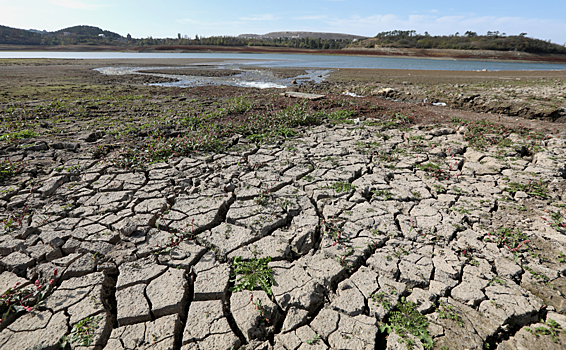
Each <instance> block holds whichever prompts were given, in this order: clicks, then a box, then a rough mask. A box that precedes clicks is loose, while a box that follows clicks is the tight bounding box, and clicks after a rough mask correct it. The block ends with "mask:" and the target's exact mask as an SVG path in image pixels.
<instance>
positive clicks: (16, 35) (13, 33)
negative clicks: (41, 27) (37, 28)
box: [0, 25, 42, 45]
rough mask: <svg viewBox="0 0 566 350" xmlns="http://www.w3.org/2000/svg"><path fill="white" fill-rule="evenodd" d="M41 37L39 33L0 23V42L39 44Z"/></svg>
mask: <svg viewBox="0 0 566 350" xmlns="http://www.w3.org/2000/svg"><path fill="white" fill-rule="evenodd" d="M41 39H42V35H41V34H38V33H34V32H31V31H29V30H23V29H17V28H11V27H6V26H2V25H0V44H8V45H22V44H25V45H41V42H42V40H41Z"/></svg>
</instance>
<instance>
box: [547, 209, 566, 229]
mask: <svg viewBox="0 0 566 350" xmlns="http://www.w3.org/2000/svg"><path fill="white" fill-rule="evenodd" d="M564 214H566V210H564ZM565 216H566V215H563V214H562V213H561V212H560V211H557V212H551V213H550V218H551V219H552V222H549V223H547V225H550V226H551V227H552V228H553V229H555V230H556V231H564V230H566V220H565V219H564V217H565ZM541 219H543V220H545V221H548V220H547V219H546V218H544V217H542V216H541Z"/></svg>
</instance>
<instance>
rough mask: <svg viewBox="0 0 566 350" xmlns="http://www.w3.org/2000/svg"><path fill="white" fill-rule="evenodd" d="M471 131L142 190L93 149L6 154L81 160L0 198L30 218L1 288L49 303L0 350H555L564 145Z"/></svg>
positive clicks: (308, 138)
mask: <svg viewBox="0 0 566 350" xmlns="http://www.w3.org/2000/svg"><path fill="white" fill-rule="evenodd" d="M465 128H466V127H465V126H461V127H454V128H448V127H438V126H437V127H423V126H415V127H413V128H411V129H409V130H404V131H400V130H382V128H380V127H376V126H371V125H369V124H368V125H364V121H362V123H361V124H360V125H335V126H332V125H330V124H328V125H322V126H317V127H312V128H310V129H308V130H306V131H305V133H304V134H303V135H301V136H299V137H296V138H293V139H288V140H286V141H281V142H278V143H276V144H272V145H262V146H260V147H258V146H255V145H254V144H251V143H249V142H247V140H246V139H244V138H241V139H239V140H238V139H235V140H234V141H235V142H234V144H235V145H234V146H233V147H232V148H230V149H229V151H227V152H225V153H222V154H215V155H209V156H194V157H191V158H188V157H182V158H177V159H174V160H171V161H170V162H166V163H159V164H153V165H151V166H150V167H149V168H148V169H147V170H145V171H139V170H138V171H131V170H125V169H118V168H113V167H111V166H110V165H109V164H107V163H101V162H99V161H96V160H93V159H92V155H91V154H90V153H89V152H87V150H88V148H89V147H90V146H89V143H88V142H86V141H92V140H88V139H87V140H86V141H85V140H83V141H80V142H79V143H80V145H81V147H80V148H77V147H74V146H73V147H72V145H69V147H66V145H61V144H57V145H55V144H51V145H49V144H42V145H41V147H40V146H33V147H29V148H28V149H25V150H21V151H15V152H13V153H11V155H10V157H12V158H18V157H20V158H22V159H32V160H33V161H36V162H37V161H42V160H45V161H51V159H53V157H54V152H76V153H75V154H74V155H73V157H72V158H71V160H70V161H68V162H66V163H65V164H62V165H61V166H60V167H58V168H56V169H55V170H54V171H53V172H52V173H51V174H50V175H49V176H48V177H47V178H45V179H41V180H38V181H35V182H34V181H27V182H22V184H21V185H18V186H9V185H7V186H4V187H3V188H1V191H2V192H1V193H2V199H1V201H0V203H1V205H2V208H3V214H2V216H3V218H4V219H6V218H7V217H8V216H9V215H12V216H13V218H12V219H13V221H14V222H15V221H18V218H19V219H21V218H24V217H25V216H24V215H21V216H14V215H15V214H9V213H15V212H17V211H18V210H20V212H21V211H25V210H27V211H28V212H30V213H33V214H32V215H31V216H29V217H25V219H24V220H23V222H20V225H13V226H14V227H17V229H12V230H7V232H6V233H5V234H3V235H1V236H0V254H1V255H2V258H1V264H2V268H3V272H2V274H0V287H1V288H3V290H6V289H8V288H10V287H12V286H14V285H16V283H19V284H18V285H17V286H16V287H15V288H16V289H17V288H20V290H22V288H23V289H24V290H25V288H28V289H30V290H32V291H33V290H35V289H37V288H42V287H41V286H37V285H34V282H35V281H36V280H37V279H38V280H39V282H38V284H40V285H45V286H47V287H46V289H43V290H44V291H45V292H46V294H45V296H44V299H43V302H44V304H43V307H40V308H37V309H35V310H33V311H31V312H21V313H18V314H17V315H16V314H14V313H12V314H11V315H10V316H8V317H7V318H4V317H3V318H4V319H3V321H2V323H1V326H0V327H1V331H0V348H2V349H55V348H58V347H59V346H60V345H63V346H65V347H68V348H72V349H87V348H88V349H107V350H117V349H183V350H189V349H203V350H204V349H207V350H208V349H237V348H239V347H241V346H245V348H246V349H287V350H291V349H293V350H294V349H301V350H304V349H380V348H385V347H387V349H405V348H416V349H422V348H431V347H433V348H436V349H482V348H488V347H489V348H492V349H493V348H497V349H516V348H533V346H535V345H533V344H536V347H538V348H540V349H553V348H556V349H559V348H562V345H561V343H565V341H566V335H564V333H563V331H562V330H563V329H566V316H564V315H563V313H564V312H566V303H565V300H566V299H565V297H564V295H563V294H562V291H565V292H566V290H565V289H564V286H566V282H565V281H566V277H565V276H566V264H565V263H564V262H565V259H566V256H565V254H566V249H565V246H566V236H565V232H564V220H566V218H565V217H566V213H565V211H564V206H565V204H566V191H565V189H566V180H565V176H566V169H565V162H566V140H565V139H564V138H559V137H552V138H550V137H549V138H546V139H544V140H537V141H532V140H530V139H528V138H523V137H521V136H520V135H518V134H509V135H507V139H508V140H509V142H507V143H504V144H503V147H501V146H500V147H487V148H484V149H482V150H477V149H474V148H473V147H471V146H470V145H469V144H468V142H467V141H466V140H465V139H464V136H463V134H464V132H465ZM484 137H486V138H488V137H489V135H484ZM423 145H427V147H423ZM4 222H6V221H4ZM235 271H238V272H240V273H241V274H239V275H238V274H236V273H235ZM253 277H257V279H258V281H254V280H253ZM256 282H257V283H256ZM262 286H263V288H262ZM245 287H250V288H253V289H254V290H247V289H246V288H245ZM254 287H255V288H254Z"/></svg>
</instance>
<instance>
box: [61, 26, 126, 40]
mask: <svg viewBox="0 0 566 350" xmlns="http://www.w3.org/2000/svg"><path fill="white" fill-rule="evenodd" d="M52 33H53V34H54V35H56V36H61V35H77V36H83V37H98V36H99V35H100V34H104V36H106V37H109V38H114V39H118V38H121V37H122V36H121V35H120V34H118V33H114V32H111V31H109V30H102V29H100V28H98V27H92V26H74V27H68V28H64V29H61V30H58V31H56V32H52ZM65 33H67V34H65Z"/></svg>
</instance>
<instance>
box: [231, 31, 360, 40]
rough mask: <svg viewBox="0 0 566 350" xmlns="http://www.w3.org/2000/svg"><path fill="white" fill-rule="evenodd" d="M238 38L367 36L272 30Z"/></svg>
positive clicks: (354, 37) (341, 38)
mask: <svg viewBox="0 0 566 350" xmlns="http://www.w3.org/2000/svg"><path fill="white" fill-rule="evenodd" d="M238 38H245V39H277V38H289V39H302V38H309V39H323V40H354V39H358V40H360V39H365V38H367V37H366V36H360V35H352V34H342V33H320V32H271V33H267V34H240V35H238Z"/></svg>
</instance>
